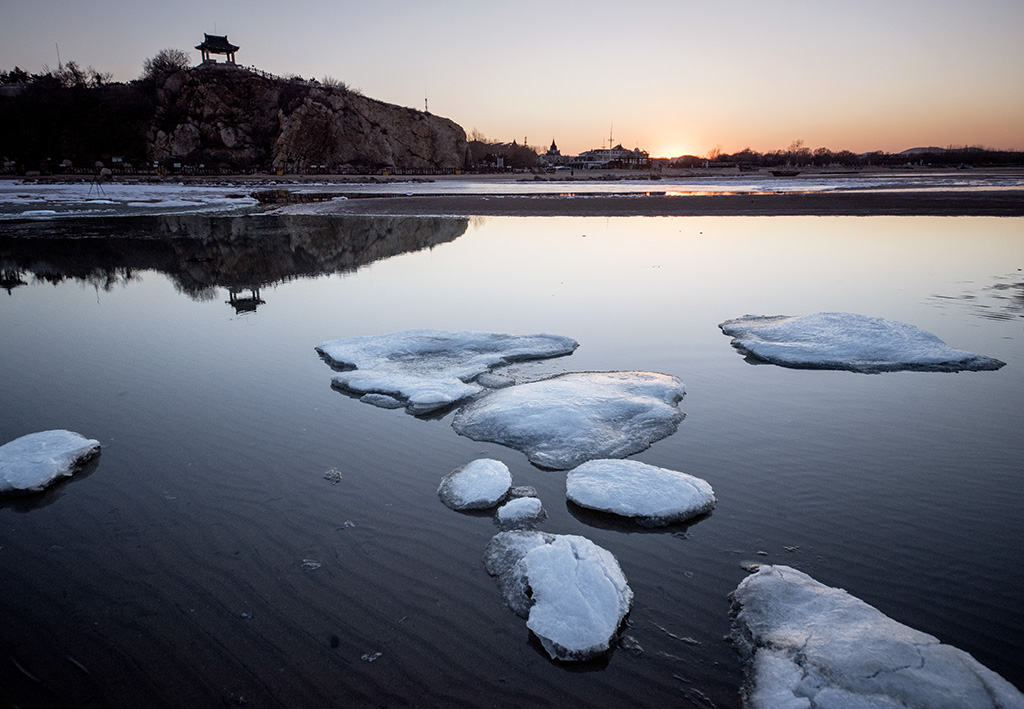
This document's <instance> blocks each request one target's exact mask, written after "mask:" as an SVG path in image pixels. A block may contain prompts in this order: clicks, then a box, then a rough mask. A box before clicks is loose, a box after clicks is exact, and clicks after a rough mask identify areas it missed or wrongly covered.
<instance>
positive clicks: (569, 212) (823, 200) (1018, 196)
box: [302, 185, 1024, 217]
mask: <svg viewBox="0 0 1024 709" xmlns="http://www.w3.org/2000/svg"><path fill="white" fill-rule="evenodd" d="M653 187H654V186H653V185H652V188H653ZM567 189H569V188H567ZM652 191H654V192H656V189H653V190H652ZM306 209H308V211H309V212H310V213H317V214H361V215H374V216H377V215H404V216H413V215H422V216H428V215H429V216H466V217H470V216H515V217H541V216H543V217H562V216H564V217H582V216H594V217H688V216H805V215H806V216H870V215H878V216H883V215H884V216H1000V217H1019V216H1024V190H1013V189H1008V190H988V191H977V192H969V191H966V190H965V191H954V190H948V191H916V190H915V191H910V190H895V191H891V192H805V193H775V194H763V193H762V194H717V195H706V194H695V195H665V194H657V193H656V194H650V195H624V194H619V195H604V194H587V195H576V196H564V195H555V194H552V195H471V194H468V195H422V196H420V195H411V196H394V195H391V196H382V197H372V196H369V195H367V196H360V198H358V199H346V200H336V201H332V202H329V203H319V204H311V205H307V206H306ZM306 209H303V210H302V211H306Z"/></svg>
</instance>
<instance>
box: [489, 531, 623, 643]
mask: <svg viewBox="0 0 1024 709" xmlns="http://www.w3.org/2000/svg"><path fill="white" fill-rule="evenodd" d="M484 564H485V566H486V567H487V572H488V573H489V574H491V575H492V576H495V577H496V578H497V580H498V586H499V587H500V588H501V591H502V594H503V595H504V596H505V600H506V602H507V603H508V605H509V607H510V608H511V609H512V610H513V611H515V612H516V614H518V615H519V616H521V617H523V618H526V619H527V620H526V627H528V628H529V629H530V631H531V632H533V634H534V635H536V636H537V638H538V639H539V640H540V642H541V645H542V646H543V647H544V649H545V650H546V651H547V653H548V655H549V656H551V658H552V659H556V660H573V661H578V660H589V659H592V658H595V657H598V656H600V655H602V654H603V653H605V652H607V651H608V650H609V649H610V648H611V646H612V643H613V642H614V641H615V639H616V637H617V636H618V630H619V626H620V625H621V624H622V621H623V619H624V618H625V617H626V614H627V613H628V612H629V609H630V606H631V605H632V603H633V591H632V589H630V587H629V584H628V583H627V582H626V577H625V576H624V575H623V573H622V569H620V568H619V562H618V561H616V560H615V557H614V556H613V555H612V554H611V552H609V551H608V550H607V549H603V548H601V547H599V546H597V545H596V544H594V543H593V542H592V541H590V540H589V539H586V538H585V537H580V536H576V535H567V534H566V535H562V534H545V533H543V532H531V531H511V532H500V533H498V534H496V535H495V536H494V538H493V539H491V541H490V543H489V544H488V545H487V552H486V554H485V556H484Z"/></svg>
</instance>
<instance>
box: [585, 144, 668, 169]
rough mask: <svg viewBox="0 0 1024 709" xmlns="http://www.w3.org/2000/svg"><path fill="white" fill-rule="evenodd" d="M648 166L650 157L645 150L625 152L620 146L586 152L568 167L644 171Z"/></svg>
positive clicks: (637, 149)
mask: <svg viewBox="0 0 1024 709" xmlns="http://www.w3.org/2000/svg"><path fill="white" fill-rule="evenodd" d="M650 164H651V156H650V153H648V152H647V151H646V150H640V148H634V149H633V150H627V149H626V148H623V147H622V145H621V144H620V145H616V146H615V147H614V148H601V149H600V150H588V151H586V152H585V153H580V154H579V155H577V156H576V157H574V158H570V160H569V166H570V167H572V168H573V169H576V170H614V169H618V170H646V169H647V168H648V167H650Z"/></svg>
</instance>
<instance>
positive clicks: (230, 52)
mask: <svg viewBox="0 0 1024 709" xmlns="http://www.w3.org/2000/svg"><path fill="white" fill-rule="evenodd" d="M196 49H198V50H199V51H200V52H202V54H203V61H204V62H212V61H216V60H215V59H213V58H211V57H210V55H211V54H224V55H225V56H226V61H227V63H228V64H234V63H235V52H237V51H238V45H235V44H231V42H229V41H228V36H227V35H223V36H222V35H217V34H203V43H202V44H197V45H196Z"/></svg>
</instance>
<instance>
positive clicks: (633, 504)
mask: <svg viewBox="0 0 1024 709" xmlns="http://www.w3.org/2000/svg"><path fill="white" fill-rule="evenodd" d="M566 497H568V498H569V500H571V501H572V502H575V503H576V504H577V505H579V506H580V507H586V508H588V509H592V510H599V511H601V512H608V513H611V514H615V515H620V516H622V517H629V518H631V519H634V520H636V521H637V522H639V523H640V524H642V525H644V526H649V527H660V526H664V525H667V524H673V523H675V522H682V521H685V520H688V519H690V518H692V517H697V516H698V515H702V514H706V513H708V512H710V511H711V510H712V509H713V508H714V506H715V502H716V500H715V493H714V491H713V490H712V489H711V485H709V484H708V483H707V481H705V480H702V479H700V478H697V477H694V476H692V475H687V474H686V473H681V472H678V471H676V470H668V469H666V468H659V467H656V466H653V465H648V464H646V463H641V462H640V461H637V460H591V461H587V462H586V463H583V464H582V465H580V466H578V467H576V468H573V469H572V470H570V471H569V474H568V476H567V478H566Z"/></svg>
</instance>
